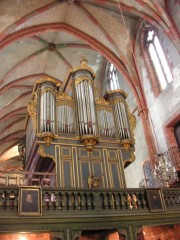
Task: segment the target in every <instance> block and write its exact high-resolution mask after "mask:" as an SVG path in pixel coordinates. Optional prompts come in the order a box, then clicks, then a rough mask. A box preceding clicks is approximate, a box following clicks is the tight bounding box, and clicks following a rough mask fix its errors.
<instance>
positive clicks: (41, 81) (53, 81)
mask: <svg viewBox="0 0 180 240" xmlns="http://www.w3.org/2000/svg"><path fill="white" fill-rule="evenodd" d="M44 82H51V83H53V84H54V85H56V86H57V87H59V86H61V84H62V83H61V82H59V81H57V80H56V79H54V78H51V77H46V78H41V79H38V80H37V81H36V84H42V83H44Z"/></svg>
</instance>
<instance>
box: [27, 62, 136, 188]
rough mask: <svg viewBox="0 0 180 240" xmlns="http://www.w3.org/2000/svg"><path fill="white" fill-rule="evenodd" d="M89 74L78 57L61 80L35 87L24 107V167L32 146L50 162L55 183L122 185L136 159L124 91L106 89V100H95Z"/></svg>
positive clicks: (40, 82) (45, 81)
mask: <svg viewBox="0 0 180 240" xmlns="http://www.w3.org/2000/svg"><path fill="white" fill-rule="evenodd" d="M94 78H95V74H94V72H93V70H92V69H91V68H90V67H89V66H88V65H87V61H86V60H85V59H83V60H82V62H81V66H79V67H77V68H75V69H73V70H71V71H70V74H69V77H68V79H67V82H66V84H64V85H61V84H59V81H57V80H55V79H52V78H43V79H40V80H37V81H36V84H35V86H34V90H33V99H32V101H31V102H30V103H29V105H28V112H29V116H28V121H27V127H26V135H27V136H26V146H27V150H26V165H27V166H28V167H29V169H33V166H32V165H33V164H35V163H34V161H33V156H34V155H35V153H33V151H35V150H34V149H36V148H35V145H37V146H38V148H37V149H38V150H37V151H38V155H39V156H41V158H42V157H43V158H44V161H46V158H47V157H48V158H51V159H52V160H53V162H54V166H55V178H56V179H55V185H56V187H66V188H90V187H94V188H96V187H98V188H125V187H126V183H125V176H124V168H125V167H127V166H128V165H129V164H130V163H132V162H133V161H134V160H135V155H134V150H135V149H134V144H135V142H134V135H133V130H134V128H135V117H134V116H133V114H131V113H130V112H129V109H128V105H127V103H126V101H125V98H126V96H127V95H126V93H125V92H124V91H123V90H120V89H119V90H114V91H109V92H108V93H107V95H108V99H109V101H106V100H105V99H104V98H99V99H96V98H95V96H94ZM36 155H37V154H36ZM36 164H37V162H36Z"/></svg>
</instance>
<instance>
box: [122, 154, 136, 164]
mask: <svg viewBox="0 0 180 240" xmlns="http://www.w3.org/2000/svg"><path fill="white" fill-rule="evenodd" d="M135 159H136V157H135V155H134V153H131V154H130V158H129V159H127V160H124V165H127V163H132V162H134V161H135Z"/></svg>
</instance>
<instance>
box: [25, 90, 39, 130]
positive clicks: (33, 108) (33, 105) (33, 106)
mask: <svg viewBox="0 0 180 240" xmlns="http://www.w3.org/2000/svg"><path fill="white" fill-rule="evenodd" d="M27 110H28V113H29V115H30V116H31V118H32V123H33V129H34V131H35V132H36V129H37V124H36V123H37V94H36V93H34V97H33V100H31V101H30V102H29V104H28V106H27Z"/></svg>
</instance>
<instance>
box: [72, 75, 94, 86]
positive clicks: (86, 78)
mask: <svg viewBox="0 0 180 240" xmlns="http://www.w3.org/2000/svg"><path fill="white" fill-rule="evenodd" d="M84 80H87V81H88V82H89V84H90V85H92V79H90V78H89V77H88V76H87V75H81V76H79V77H77V78H76V79H75V86H77V85H78V84H79V83H81V82H82V81H84Z"/></svg>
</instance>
